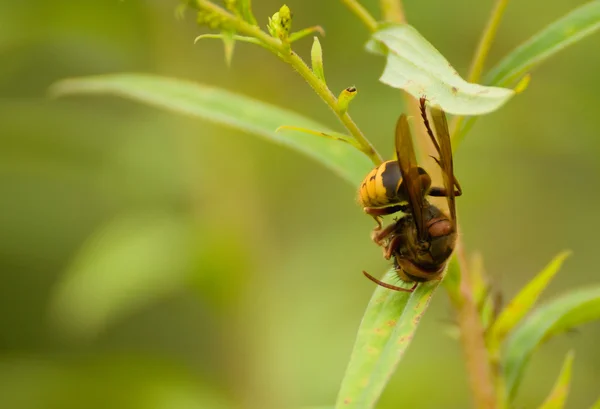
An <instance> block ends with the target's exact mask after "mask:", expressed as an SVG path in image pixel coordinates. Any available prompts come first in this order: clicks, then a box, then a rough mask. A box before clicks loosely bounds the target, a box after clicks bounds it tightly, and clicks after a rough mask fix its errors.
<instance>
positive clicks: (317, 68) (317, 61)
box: [310, 36, 325, 83]
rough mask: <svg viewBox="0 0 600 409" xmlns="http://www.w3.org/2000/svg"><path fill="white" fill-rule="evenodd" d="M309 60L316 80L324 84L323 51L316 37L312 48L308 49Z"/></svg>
mask: <svg viewBox="0 0 600 409" xmlns="http://www.w3.org/2000/svg"><path fill="white" fill-rule="evenodd" d="M310 59H311V65H312V70H313V72H314V73H315V75H316V76H317V78H318V79H320V80H321V81H323V83H325V71H324V70H323V49H322V48H321V43H320V42H319V39H318V38H317V36H315V37H314V41H313V45H312V48H311V49H310Z"/></svg>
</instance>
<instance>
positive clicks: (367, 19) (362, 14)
mask: <svg viewBox="0 0 600 409" xmlns="http://www.w3.org/2000/svg"><path fill="white" fill-rule="evenodd" d="M341 1H342V3H344V4H345V5H346V7H348V8H349V9H350V11H351V12H353V13H354V14H356V16H357V17H358V18H359V19H360V20H361V21H362V22H363V23H364V24H365V26H367V28H368V29H369V31H371V32H373V31H375V30H377V20H375V19H374V18H373V16H372V15H371V14H370V13H369V12H368V11H367V9H365V8H364V7H363V6H362V5H361V4H360V3H359V2H358V1H356V0H341Z"/></svg>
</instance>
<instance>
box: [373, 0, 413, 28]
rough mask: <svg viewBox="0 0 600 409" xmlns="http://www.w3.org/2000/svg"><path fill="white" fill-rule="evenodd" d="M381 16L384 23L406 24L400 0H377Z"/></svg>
mask: <svg viewBox="0 0 600 409" xmlns="http://www.w3.org/2000/svg"><path fill="white" fill-rule="evenodd" d="M379 6H380V7H381V14H383V19H384V20H385V21H393V22H395V23H406V17H405V16H404V7H402V2H401V1H400V0H379Z"/></svg>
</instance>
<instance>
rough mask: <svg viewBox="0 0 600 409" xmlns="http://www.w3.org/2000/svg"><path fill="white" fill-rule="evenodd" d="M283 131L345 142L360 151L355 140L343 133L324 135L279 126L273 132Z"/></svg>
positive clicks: (303, 129) (297, 127)
mask: <svg viewBox="0 0 600 409" xmlns="http://www.w3.org/2000/svg"><path fill="white" fill-rule="evenodd" d="M285 130H288V131H290V130H291V131H298V132H304V133H308V134H311V135H316V136H320V137H321V138H329V139H333V140H336V141H341V142H346V143H349V144H350V145H352V146H354V147H355V148H356V149H358V150H361V146H360V145H359V144H358V142H356V140H355V139H353V138H352V137H351V136H348V135H344V134H343V133H339V132H331V133H325V132H321V131H315V130H313V129H306V128H301V127H299V126H289V125H282V126H280V127H279V128H277V129H276V130H275V132H281V131H285Z"/></svg>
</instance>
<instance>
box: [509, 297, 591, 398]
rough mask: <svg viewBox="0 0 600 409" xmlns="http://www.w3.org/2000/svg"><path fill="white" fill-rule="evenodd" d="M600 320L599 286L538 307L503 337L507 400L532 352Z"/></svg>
mask: <svg viewBox="0 0 600 409" xmlns="http://www.w3.org/2000/svg"><path fill="white" fill-rule="evenodd" d="M598 319H600V287H595V288H589V289H583V290H579V291H573V292H570V293H568V294H566V295H564V296H562V297H560V298H558V299H555V300H553V301H551V302H548V303H546V304H544V305H542V306H540V307H538V308H537V309H536V310H534V312H533V313H532V314H530V315H529V316H528V317H527V318H525V319H524V320H523V322H522V323H521V325H520V326H519V327H517V328H516V329H515V330H514V331H513V332H512V334H511V335H510V336H509V337H508V338H507V340H506V344H505V348H504V353H503V356H502V368H503V370H504V377H505V379H506V389H507V393H508V394H509V397H511V398H512V397H514V396H515V395H516V393H517V389H518V385H519V383H520V380H521V377H522V376H523V372H524V369H525V367H526V365H527V363H528V361H529V358H530V357H531V355H532V354H533V352H534V351H535V349H536V348H537V347H538V346H539V345H540V344H541V343H542V342H543V341H544V340H547V339H548V338H550V337H552V336H554V335H557V334H560V333H562V332H565V331H567V330H569V329H571V328H574V327H576V326H578V325H581V324H584V323H587V322H590V321H594V320H598Z"/></svg>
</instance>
